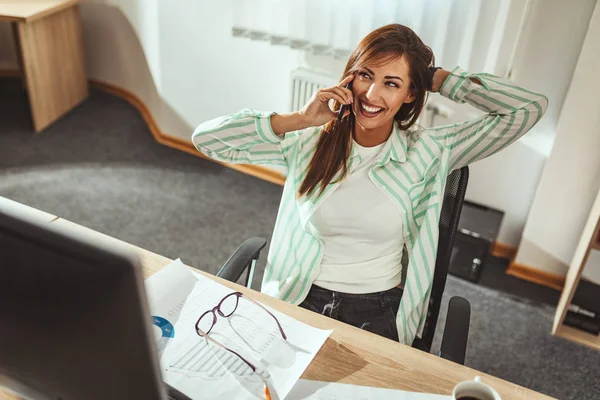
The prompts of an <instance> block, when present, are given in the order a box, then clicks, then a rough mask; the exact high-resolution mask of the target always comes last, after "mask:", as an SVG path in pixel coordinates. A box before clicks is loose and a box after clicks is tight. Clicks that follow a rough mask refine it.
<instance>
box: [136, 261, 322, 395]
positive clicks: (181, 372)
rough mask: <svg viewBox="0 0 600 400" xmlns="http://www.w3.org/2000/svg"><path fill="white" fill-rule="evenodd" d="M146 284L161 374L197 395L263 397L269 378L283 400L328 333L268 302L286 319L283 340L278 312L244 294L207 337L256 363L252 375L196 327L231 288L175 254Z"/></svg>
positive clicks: (190, 393) (276, 392)
mask: <svg viewBox="0 0 600 400" xmlns="http://www.w3.org/2000/svg"><path fill="white" fill-rule="evenodd" d="M146 290H147V292H148V297H149V299H150V300H149V302H150V309H151V311H152V315H153V320H154V323H155V326H156V327H157V328H156V330H157V346H158V349H159V352H160V363H161V369H162V374H163V379H164V381H165V382H167V383H168V384H170V385H171V386H173V387H175V388H177V389H178V390H180V391H181V392H183V393H185V394H186V395H187V396H189V397H191V398H193V399H223V398H226V399H256V398H260V399H262V398H264V394H263V382H264V381H266V382H267V383H268V385H269V388H270V391H271V395H272V397H273V399H283V398H285V397H286V396H287V395H288V393H289V392H290V390H291V389H292V387H293V386H294V385H295V384H296V382H297V381H298V379H299V378H300V376H301V375H302V373H303V372H304V370H305V369H306V368H307V367H308V365H309V364H310V362H311V361H312V359H313V358H314V356H315V355H316V353H317V352H318V351H319V349H320V348H321V346H322V345H323V343H324V342H325V340H326V339H327V337H328V336H329V335H330V333H331V331H324V330H321V329H316V328H313V327H311V326H308V325H306V324H303V323H301V322H299V321H296V320H294V319H293V318H291V317H288V316H287V315H285V314H282V313H280V312H278V311H276V310H273V309H272V308H270V307H266V308H267V309H268V310H269V311H271V312H272V313H273V314H274V315H275V316H276V317H277V319H278V320H279V322H280V323H281V325H282V327H283V330H284V332H285V333H286V335H287V341H286V340H283V338H282V336H281V333H280V331H279V329H278V328H277V324H276V322H275V320H274V319H273V317H271V316H270V315H269V314H268V313H267V312H265V311H264V310H263V309H262V308H260V307H259V306H257V305H256V304H253V303H252V302H250V301H248V300H246V299H244V298H243V297H242V298H241V299H240V302H239V305H238V308H237V310H236V312H235V313H234V314H233V315H232V316H230V317H229V318H223V317H220V316H219V318H218V320H217V323H216V325H215V326H214V327H213V329H212V331H211V332H210V336H211V337H212V338H213V339H215V340H217V341H218V342H219V343H221V344H223V345H225V346H227V347H229V348H230V349H232V350H234V351H236V352H237V353H238V354H240V355H242V356H243V357H244V358H246V359H247V360H248V361H250V362H251V363H253V364H254V365H255V366H256V367H257V368H258V370H257V373H255V372H253V371H252V369H250V368H249V367H248V365H246V364H245V363H244V362H243V361H242V360H240V359H239V357H237V356H235V355H234V354H232V353H230V352H228V351H226V350H224V349H222V348H220V347H218V346H216V345H214V344H212V343H211V342H208V341H206V340H205V339H203V338H201V337H200V336H198V335H197V333H196V330H195V327H194V326H195V323H196V321H197V319H198V318H199V317H200V315H201V314H203V313H204V312H205V311H207V310H210V309H212V308H213V307H215V306H216V305H217V303H218V302H219V301H220V300H221V299H222V298H223V297H224V296H225V295H227V294H229V293H232V290H231V289H229V288H228V287H226V286H223V285H221V284H219V283H217V282H215V281H213V280H211V279H209V278H206V277H204V276H203V275H200V274H194V273H192V272H191V271H190V270H189V269H188V267H186V266H185V265H184V264H183V263H181V261H179V260H177V261H175V262H173V263H172V264H170V265H168V266H167V267H165V268H163V269H162V270H161V271H159V272H157V273H156V274H155V275H153V276H152V277H150V278H148V279H147V280H146Z"/></svg>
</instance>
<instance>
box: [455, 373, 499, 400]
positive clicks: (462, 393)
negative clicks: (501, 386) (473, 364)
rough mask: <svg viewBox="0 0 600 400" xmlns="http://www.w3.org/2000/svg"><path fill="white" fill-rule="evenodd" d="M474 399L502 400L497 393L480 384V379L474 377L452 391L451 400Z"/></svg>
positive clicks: (489, 387)
mask: <svg viewBox="0 0 600 400" xmlns="http://www.w3.org/2000/svg"><path fill="white" fill-rule="evenodd" d="M465 397H466V398H469V397H472V398H475V399H477V400H502V398H501V397H500V395H499V394H498V392H496V391H495V390H494V389H492V387H491V386H488V385H486V384H485V383H482V382H481V377H480V376H476V377H475V380H472V381H465V382H461V383H459V384H458V385H456V387H455V388H454V390H453V391H452V400H458V399H461V398H465Z"/></svg>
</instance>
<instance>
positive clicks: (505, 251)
mask: <svg viewBox="0 0 600 400" xmlns="http://www.w3.org/2000/svg"><path fill="white" fill-rule="evenodd" d="M517 250H518V249H517V248H516V247H512V246H509V245H507V244H504V243H500V242H495V243H494V245H493V246H492V248H491V250H490V254H491V255H493V256H494V257H500V258H508V259H509V260H510V261H511V262H512V261H513V260H514V259H515V257H516V256H517Z"/></svg>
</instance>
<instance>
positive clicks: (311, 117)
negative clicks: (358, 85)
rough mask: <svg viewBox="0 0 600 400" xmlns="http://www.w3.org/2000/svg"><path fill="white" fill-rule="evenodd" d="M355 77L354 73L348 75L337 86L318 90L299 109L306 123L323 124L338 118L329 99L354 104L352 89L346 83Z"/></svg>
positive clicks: (311, 124)
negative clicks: (330, 105)
mask: <svg viewBox="0 0 600 400" xmlns="http://www.w3.org/2000/svg"><path fill="white" fill-rule="evenodd" d="M353 79H354V74H352V75H348V76H347V77H346V78H344V79H343V80H342V81H341V82H340V83H338V84H337V85H336V86H332V87H329V88H323V89H319V90H317V91H316V92H315V94H313V95H312V97H311V98H310V100H308V103H306V105H305V106H304V107H303V108H302V109H301V110H300V111H299V113H300V114H301V115H302V117H303V118H304V120H305V121H306V123H307V124H308V125H310V126H321V125H324V124H326V123H327V122H329V121H331V120H333V119H336V118H337V112H335V111H332V110H331V108H330V107H329V101H330V100H331V99H333V100H335V101H337V102H338V103H339V104H341V105H344V104H352V102H353V95H352V90H350V89H347V88H346V85H347V84H348V83H350V82H352V80H353ZM346 112H349V111H346Z"/></svg>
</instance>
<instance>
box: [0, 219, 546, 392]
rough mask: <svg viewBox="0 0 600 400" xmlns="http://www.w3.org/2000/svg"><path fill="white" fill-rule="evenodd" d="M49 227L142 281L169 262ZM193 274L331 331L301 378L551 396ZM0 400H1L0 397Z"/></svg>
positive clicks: (76, 229)
mask: <svg viewBox="0 0 600 400" xmlns="http://www.w3.org/2000/svg"><path fill="white" fill-rule="evenodd" d="M52 224H57V225H60V226H64V227H68V228H69V229H72V230H73V231H74V232H76V233H77V235H78V236H83V237H85V236H87V235H91V236H93V237H94V238H101V239H102V240H104V241H106V243H108V244H110V245H113V246H116V247H121V248H124V249H126V250H129V251H132V252H134V253H135V254H137V255H138V256H139V258H140V260H141V263H142V266H143V269H144V276H145V277H149V276H152V275H153V274H154V273H156V272H157V271H159V270H160V269H161V268H163V267H164V266H166V265H167V264H169V263H170V262H171V260H170V259H168V258H166V257H163V256H160V255H158V254H154V253H152V252H150V251H147V250H144V249H140V248H139V247H136V246H133V245H130V244H128V243H124V242H122V241H120V240H118V239H115V238H112V237H109V236H106V235H102V234H99V233H98V232H95V231H92V230H90V229H87V228H84V227H82V226H80V225H77V224H74V223H72V222H70V221H67V220H64V219H61V218H59V219H58V220H56V221H54V222H52ZM197 272H200V273H201V274H203V275H205V276H207V277H209V278H211V279H213V280H215V281H217V282H219V283H221V284H223V285H225V286H228V287H230V288H231V289H233V290H238V291H240V292H242V293H244V294H246V295H248V296H251V297H252V298H254V299H256V300H258V301H260V302H262V303H264V304H267V305H269V306H270V307H273V308H275V309H277V310H278V311H281V312H283V313H286V314H287V315H289V316H291V317H293V318H296V319H297V320H299V321H302V322H304V323H306V324H309V325H312V326H314V327H317V328H321V329H333V332H332V334H331V336H330V337H329V338H328V339H327V341H326V342H325V344H324V345H323V347H322V348H321V350H320V351H319V352H318V353H317V356H316V357H315V358H314V360H313V362H312V363H311V364H310V365H309V367H308V368H307V370H306V371H305V372H304V374H303V375H302V378H304V379H311V380H321V381H328V382H342V383H351V384H356V385H368V386H376V387H384V388H393V389H402V390H409V391H414V392H428V393H438V394H444V395H450V394H451V393H452V389H453V388H454V386H455V385H456V384H457V383H459V382H461V381H465V380H471V379H473V378H474V377H475V376H476V375H480V376H481V377H482V381H483V382H485V383H488V384H490V385H491V386H493V387H494V388H495V389H496V390H497V391H498V393H500V395H501V396H502V398H503V399H504V400H508V399H528V400H533V399H535V400H537V399H549V398H550V397H548V396H545V395H542V394H539V393H536V392H534V391H532V390H529V389H526V388H524V387H521V386H517V385H514V384H512V383H509V382H507V381H504V380H501V379H498V378H495V377H493V376H490V375H487V374H484V373H481V372H478V371H476V370H473V369H471V368H467V367H465V366H462V365H459V364H455V363H453V362H450V361H447V360H444V359H442V358H439V357H436V356H434V355H432V354H428V353H424V352H422V351H420V350H416V349H413V348H412V347H409V346H405V345H402V344H400V343H397V342H393V341H391V340H389V339H386V338H383V337H381V336H377V335H374V334H371V333H369V332H366V331H363V330H361V329H358V328H355V327H353V326H350V325H346V324H344V323H341V322H338V321H335V320H333V319H330V318H327V317H324V316H322V315H319V314H316V313H313V312H310V311H307V310H305V309H303V308H300V307H297V306H293V305H291V304H288V303H285V302H283V301H280V300H278V299H275V298H273V297H270V296H267V295H265V294H263V293H260V292H257V291H254V290H251V289H248V288H246V287H244V286H240V285H238V284H235V283H232V282H229V281H226V280H223V279H220V278H217V277H215V276H214V275H211V274H208V273H205V272H202V271H197ZM0 399H2V396H1V395H0Z"/></svg>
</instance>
